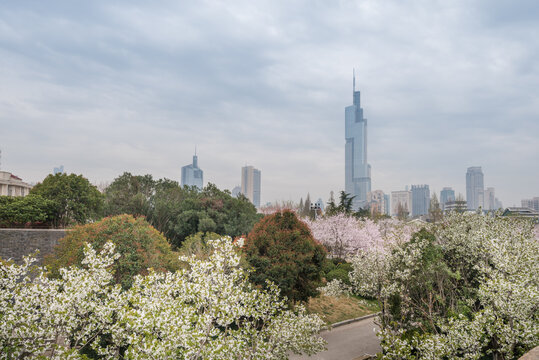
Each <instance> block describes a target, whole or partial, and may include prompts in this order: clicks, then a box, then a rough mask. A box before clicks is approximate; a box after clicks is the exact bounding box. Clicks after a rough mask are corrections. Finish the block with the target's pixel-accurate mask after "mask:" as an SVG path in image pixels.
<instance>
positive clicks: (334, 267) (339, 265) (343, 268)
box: [322, 258, 353, 285]
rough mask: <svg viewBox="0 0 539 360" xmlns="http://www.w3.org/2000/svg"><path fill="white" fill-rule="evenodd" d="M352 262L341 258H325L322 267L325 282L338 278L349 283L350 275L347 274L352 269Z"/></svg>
mask: <svg viewBox="0 0 539 360" xmlns="http://www.w3.org/2000/svg"><path fill="white" fill-rule="evenodd" d="M352 269H353V268H352V264H350V263H348V262H347V261H346V260H344V259H341V258H333V259H327V261H326V262H325V264H324V266H323V268H322V274H323V276H324V277H325V278H326V282H331V281H333V280H340V281H341V282H342V283H344V284H346V285H351V283H350V276H349V275H348V274H349V273H350V271H352Z"/></svg>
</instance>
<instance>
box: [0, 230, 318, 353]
mask: <svg viewBox="0 0 539 360" xmlns="http://www.w3.org/2000/svg"><path fill="white" fill-rule="evenodd" d="M211 246H213V248H214V251H213V252H212V255H211V257H210V258H209V259H207V260H200V259H196V258H187V259H184V260H186V261H187V263H188V266H187V267H186V268H185V269H182V270H179V271H177V272H175V273H160V272H154V271H151V272H150V273H149V274H148V275H146V276H142V275H139V276H137V277H136V279H135V281H134V284H133V286H132V287H131V288H129V289H128V290H125V291H121V289H120V287H119V286H118V285H116V286H114V285H112V278H113V275H112V273H111V270H110V269H111V265H112V264H113V263H114V260H115V259H116V258H117V255H115V248H114V245H113V244H112V242H107V243H106V244H105V245H104V246H103V250H102V251H101V252H100V253H97V252H96V251H95V249H93V248H92V247H91V246H90V245H88V244H86V246H85V257H84V259H83V261H82V263H83V264H84V267H83V268H76V267H71V268H63V269H61V271H60V274H61V277H60V278H58V279H50V278H47V277H46V276H45V274H44V270H43V269H38V270H37V277H35V279H34V280H32V277H30V276H29V274H30V269H31V261H29V262H27V263H26V264H25V265H22V266H17V265H14V264H4V263H2V264H0V314H1V315H0V319H1V321H2V326H0V348H2V354H3V355H4V357H6V358H8V359H11V358H12V359H22V358H45V357H47V358H48V357H50V358H54V359H67V358H69V359H75V358H78V359H88V358H94V359H101V358H107V359H117V358H126V359H133V360H139V359H141V360H142V359H270V360H277V359H286V358H287V357H288V355H289V354H290V353H297V354H299V353H305V354H307V355H312V354H314V353H317V352H319V351H322V350H323V349H324V340H323V339H322V338H321V337H319V336H318V335H317V333H318V332H319V331H320V329H321V327H322V325H323V324H324V323H323V321H322V320H321V319H320V318H319V317H318V316H317V315H309V314H307V313H306V311H305V308H304V307H297V308H294V309H290V310H289V309H287V307H286V304H285V303H284V302H283V301H282V300H281V299H279V290H278V288H277V287H276V286H275V285H272V286H269V287H268V289H267V290H259V289H254V288H253V286H252V285H251V284H250V283H249V281H248V274H247V272H246V271H245V270H243V269H242V268H241V267H240V266H239V264H240V256H239V255H238V252H237V248H236V246H235V245H234V244H232V242H231V239H230V238H224V239H220V240H216V241H213V242H212V243H211Z"/></svg>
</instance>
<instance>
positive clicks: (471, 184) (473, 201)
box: [466, 166, 485, 210]
mask: <svg viewBox="0 0 539 360" xmlns="http://www.w3.org/2000/svg"><path fill="white" fill-rule="evenodd" d="M484 189H485V185H484V183H483V171H482V170H481V166H472V167H469V168H468V171H467V172H466V202H467V203H468V209H469V210H477V209H478V208H479V207H481V208H483V207H484V198H485V195H484V192H485V190H484Z"/></svg>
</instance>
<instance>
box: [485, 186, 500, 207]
mask: <svg viewBox="0 0 539 360" xmlns="http://www.w3.org/2000/svg"><path fill="white" fill-rule="evenodd" d="M483 194H484V196H483V205H484V206H483V208H484V210H496V209H497V207H496V196H495V194H494V188H493V187H488V188H486V189H485V191H484V193H483Z"/></svg>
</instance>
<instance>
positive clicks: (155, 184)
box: [105, 173, 260, 248]
mask: <svg viewBox="0 0 539 360" xmlns="http://www.w3.org/2000/svg"><path fill="white" fill-rule="evenodd" d="M123 213H127V214H132V215H135V216H137V215H144V216H146V218H147V219H148V221H149V222H150V223H151V224H152V225H153V226H154V227H155V228H156V229H157V230H159V231H161V232H162V233H163V234H164V235H165V236H166V237H167V239H168V240H169V241H170V243H171V244H172V245H174V246H175V247H178V248H179V247H180V246H181V244H182V242H183V241H184V240H185V239H186V238H187V237H188V236H190V235H194V234H196V233H198V232H214V233H219V234H224V235H229V236H232V237H236V236H240V235H243V234H247V233H248V232H249V231H250V230H251V228H252V227H253V225H254V224H255V223H256V221H258V219H259V218H260V217H259V215H258V214H257V213H256V208H255V207H254V206H253V205H252V204H251V203H250V202H249V200H248V199H247V198H245V197H244V196H239V197H238V198H234V197H232V196H231V195H230V192H228V191H222V190H219V189H218V188H217V187H216V186H215V185H213V184H208V185H207V186H206V187H205V188H204V189H203V190H201V191H200V190H198V189H197V188H196V187H181V186H180V185H179V184H178V183H177V182H176V181H172V180H168V179H160V180H153V179H152V177H151V176H150V175H145V176H134V175H131V174H130V173H124V174H123V175H121V176H120V177H118V178H117V179H115V180H114V182H113V183H112V184H111V185H110V186H109V187H108V188H107V189H106V190H105V214H106V215H117V214H123Z"/></svg>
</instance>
